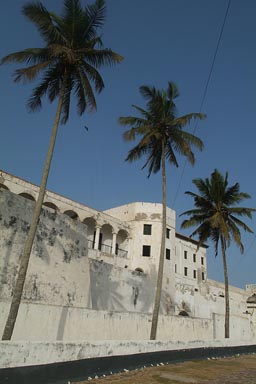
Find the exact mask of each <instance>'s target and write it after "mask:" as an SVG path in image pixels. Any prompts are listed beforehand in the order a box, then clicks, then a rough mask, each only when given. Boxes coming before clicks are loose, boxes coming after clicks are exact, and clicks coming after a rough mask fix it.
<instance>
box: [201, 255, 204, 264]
mask: <svg viewBox="0 0 256 384" xmlns="http://www.w3.org/2000/svg"><path fill="white" fill-rule="evenodd" d="M201 265H204V258H203V257H201Z"/></svg>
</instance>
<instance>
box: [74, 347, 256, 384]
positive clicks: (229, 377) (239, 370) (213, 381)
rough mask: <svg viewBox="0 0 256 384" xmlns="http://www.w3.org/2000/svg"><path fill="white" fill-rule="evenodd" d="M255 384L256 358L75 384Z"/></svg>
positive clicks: (170, 366) (215, 361)
mask: <svg viewBox="0 0 256 384" xmlns="http://www.w3.org/2000/svg"><path fill="white" fill-rule="evenodd" d="M85 383H90V384H96V383H97V384H110V383H113V384H182V383H186V384H206V383H209V384H256V354H253V355H246V356H245V355H244V356H239V355H238V356H236V357H232V358H222V359H217V358H216V359H210V360H200V361H199V360H198V361H190V362H183V363H175V364H168V365H159V366H156V367H150V368H145V369H140V370H136V371H131V372H123V373H119V374H115V375H111V376H108V377H103V378H96V379H95V378H92V379H91V380H89V381H83V382H79V383H76V384H85Z"/></svg>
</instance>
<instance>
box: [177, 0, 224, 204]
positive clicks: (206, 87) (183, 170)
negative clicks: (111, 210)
mask: <svg viewBox="0 0 256 384" xmlns="http://www.w3.org/2000/svg"><path fill="white" fill-rule="evenodd" d="M230 5H231V0H228V4H227V8H226V12H225V16H224V19H223V22H222V26H221V30H220V34H219V38H218V42H217V45H216V48H215V52H214V55H213V59H212V63H211V66H210V69H209V74H208V78H207V81H206V85H205V88H204V93H203V97H202V101H201V104H200V109H199V112H200V113H201V112H202V108H203V105H204V102H205V98H206V95H207V91H208V86H209V83H210V79H211V76H212V72H213V68H214V64H215V61H216V57H217V53H218V50H219V46H220V42H221V38H222V34H223V31H224V27H225V24H226V20H227V17H228V12H229V8H230ZM197 125H198V120H197V121H196V123H195V126H194V129H193V134H195V132H196V130H197ZM187 162H188V161H187V160H185V162H184V165H183V169H182V172H181V176H180V180H179V183H178V186H177V191H176V194H175V196H174V199H173V203H172V208H174V205H175V203H176V200H177V197H178V193H179V191H180V187H181V182H182V179H183V176H184V172H185V168H186V165H187Z"/></svg>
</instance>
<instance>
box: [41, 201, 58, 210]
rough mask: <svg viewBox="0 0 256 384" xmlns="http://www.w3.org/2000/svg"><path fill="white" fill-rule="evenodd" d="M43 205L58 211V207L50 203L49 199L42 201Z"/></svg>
mask: <svg viewBox="0 0 256 384" xmlns="http://www.w3.org/2000/svg"><path fill="white" fill-rule="evenodd" d="M43 205H44V206H45V207H48V208H51V209H54V211H58V210H59V208H58V207H57V205H55V204H53V203H51V202H50V201H46V202H45V203H43Z"/></svg>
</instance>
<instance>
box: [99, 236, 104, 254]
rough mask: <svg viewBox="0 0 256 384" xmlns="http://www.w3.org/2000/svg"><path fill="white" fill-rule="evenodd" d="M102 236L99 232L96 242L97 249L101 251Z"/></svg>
mask: <svg viewBox="0 0 256 384" xmlns="http://www.w3.org/2000/svg"><path fill="white" fill-rule="evenodd" d="M102 237H103V234H102V233H100V236H99V244H98V250H99V251H101V248H102Z"/></svg>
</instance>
